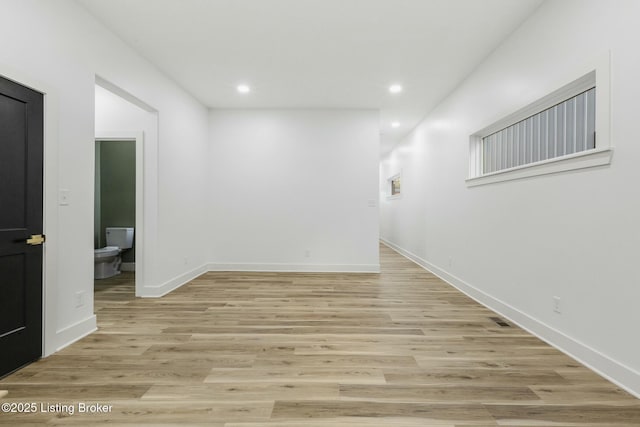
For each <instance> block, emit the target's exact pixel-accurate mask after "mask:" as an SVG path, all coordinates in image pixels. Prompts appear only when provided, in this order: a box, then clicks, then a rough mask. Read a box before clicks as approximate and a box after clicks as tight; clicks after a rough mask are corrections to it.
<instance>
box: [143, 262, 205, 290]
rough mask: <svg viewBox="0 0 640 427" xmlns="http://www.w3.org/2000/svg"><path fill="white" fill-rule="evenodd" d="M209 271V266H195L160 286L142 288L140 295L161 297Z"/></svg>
mask: <svg viewBox="0 0 640 427" xmlns="http://www.w3.org/2000/svg"><path fill="white" fill-rule="evenodd" d="M206 272H207V266H206V265H202V266H200V267H198V268H195V269H193V270H191V271H187V272H186V273H183V274H180V275H179V276H176V277H174V278H173V279H171V280H168V281H166V282H164V283H163V284H162V285H160V286H145V287H143V288H142V293H141V295H140V297H142V298H159V297H162V296H164V295H166V294H168V293H169V292H171V291H173V290H175V289H178V288H179V287H180V286H182V285H184V284H185V283H187V282H189V281H191V280H193V279H195V278H196V277H198V276H200V275H201V274H203V273H206Z"/></svg>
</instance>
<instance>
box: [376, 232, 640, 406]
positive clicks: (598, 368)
mask: <svg viewBox="0 0 640 427" xmlns="http://www.w3.org/2000/svg"><path fill="white" fill-rule="evenodd" d="M380 240H381V241H382V243H383V244H384V245H385V246H387V247H389V248H391V249H393V250H394V251H396V252H398V253H399V254H400V255H402V256H404V257H405V258H407V259H409V260H411V261H413V262H415V263H416V264H418V265H419V266H420V267H422V268H424V269H425V270H427V271H429V272H430V273H433V274H434V275H436V276H437V277H439V278H440V279H442V280H443V281H445V282H446V283H448V284H449V285H451V286H453V287H454V288H456V289H458V290H459V291H460V292H462V293H464V294H465V295H467V296H469V297H470V298H472V299H474V300H475V301H476V302H478V303H480V304H482V305H483V306H485V307H487V308H489V309H491V310H493V311H495V312H496V313H498V314H499V315H501V316H503V317H505V318H507V319H508V320H509V321H511V322H513V323H515V324H516V325H518V326H519V327H521V328H522V329H524V330H526V331H527V332H529V333H531V334H533V335H534V336H536V337H538V338H540V339H541V340H543V341H545V342H546V343H547V344H549V345H551V346H552V347H555V348H556V349H558V350H560V351H562V352H563V353H565V354H567V355H568V356H570V357H572V358H574V359H575V360H577V361H578V362H580V363H582V364H583V365H585V366H586V367H588V368H589V369H591V370H593V371H594V372H596V373H597V374H599V375H601V376H602V377H604V378H605V379H607V380H608V381H611V382H612V383H614V384H616V385H617V386H619V387H621V388H623V389H624V390H626V391H627V392H629V393H630V394H632V395H634V396H635V397H637V398H640V372H638V371H636V370H635V369H633V368H631V367H629V366H626V365H624V364H623V363H620V362H618V361H616V360H614V359H612V358H611V357H609V356H607V355H605V354H603V353H601V352H600V351H598V350H596V349H594V348H592V347H589V346H588V345H587V344H584V343H582V342H580V341H578V340H576V339H574V338H572V337H570V336H568V335H566V334H565V333H563V332H561V331H559V330H557V329H555V328H553V327H551V326H549V325H547V324H545V323H543V322H541V321H540V320H538V319H536V318H534V317H531V316H530V315H528V314H526V313H524V312H522V311H521V310H518V309H517V308H515V307H513V306H511V305H509V304H507V303H506V302H504V301H501V300H499V299H497V298H495V297H493V296H491V295H489V294H487V293H486V292H484V291H482V290H480V289H478V288H476V287H474V286H472V285H471V284H469V283H467V282H465V281H464V280H462V279H460V278H459V277H456V276H455V275H453V274H451V273H449V272H447V271H446V270H444V269H441V268H439V267H436V266H435V265H433V264H431V263H430V262H428V261H426V260H424V259H422V258H420V257H419V256H417V255H415V254H413V253H411V252H409V251H407V250H405V249H402V248H401V247H400V246H398V245H396V244H394V243H392V242H390V241H388V240H385V239H380Z"/></svg>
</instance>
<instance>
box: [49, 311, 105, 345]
mask: <svg viewBox="0 0 640 427" xmlns="http://www.w3.org/2000/svg"><path fill="white" fill-rule="evenodd" d="M97 325H98V324H97V321H96V316H95V314H93V315H91V316H89V317H88V318H86V319H84V320H81V321H79V322H77V323H74V324H73V325H70V326H67V327H66V328H62V329H60V330H59V331H56V343H57V345H56V351H55V352H58V351H60V350H62V349H63V348H65V347H67V346H69V345H71V344H73V343H74V342H76V341H78V340H81V339H82V338H84V337H86V336H87V335H89V334H91V333H93V332H95V331H97V330H98V326H97Z"/></svg>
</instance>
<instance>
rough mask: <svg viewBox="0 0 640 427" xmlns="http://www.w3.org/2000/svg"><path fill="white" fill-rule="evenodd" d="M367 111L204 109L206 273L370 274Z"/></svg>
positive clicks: (372, 183) (373, 190)
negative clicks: (206, 139) (206, 118)
mask: <svg viewBox="0 0 640 427" xmlns="http://www.w3.org/2000/svg"><path fill="white" fill-rule="evenodd" d="M378 128H379V115H378V112H377V111H376V110H315V109H314V110H213V111H211V113H210V143H211V151H210V158H209V164H210V170H211V176H210V181H209V183H208V188H209V190H208V192H207V194H208V198H209V200H210V203H211V206H210V225H211V226H210V230H211V231H210V234H209V235H208V237H209V245H210V246H209V247H210V253H209V254H210V261H211V264H210V269H212V270H260V271H358V272H377V271H378V270H379V259H378V250H379V248H378V235H379V221H378V206H377V199H378V178H377V177H378V160H379V149H380V146H379V129H378Z"/></svg>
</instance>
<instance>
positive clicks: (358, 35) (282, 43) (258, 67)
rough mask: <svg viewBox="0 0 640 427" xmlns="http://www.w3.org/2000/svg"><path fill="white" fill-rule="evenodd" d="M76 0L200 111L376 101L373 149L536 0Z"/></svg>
mask: <svg viewBox="0 0 640 427" xmlns="http://www.w3.org/2000/svg"><path fill="white" fill-rule="evenodd" d="M77 1H78V2H79V3H80V4H82V5H84V6H85V7H86V8H87V9H88V10H89V11H90V12H91V13H92V14H93V15H95V16H96V17H97V18H98V19H99V20H100V21H102V22H103V23H104V24H105V25H106V26H107V27H108V28H110V29H111V30H112V31H113V32H115V33H116V34H117V35H118V36H120V37H121V38H122V39H123V40H124V41H125V42H126V43H128V44H129V45H130V46H132V47H133V48H134V49H136V50H137V51H138V52H139V53H141V54H142V55H143V56H144V57H146V58H147V59H149V60H150V61H151V62H153V63H154V64H155V65H156V66H157V67H158V68H159V69H161V70H162V71H164V72H165V73H166V74H167V75H169V76H170V77H171V78H172V79H173V80H175V81H176V82H177V83H178V84H179V85H180V86H182V87H183V88H184V89H186V90H187V91H189V92H190V93H191V94H193V95H194V96H195V97H196V98H197V99H199V100H200V101H201V102H202V103H203V104H205V105H206V106H208V107H210V108H373V109H380V112H381V113H380V126H381V133H382V147H381V152H382V153H384V152H387V151H388V150H389V149H390V148H391V147H392V146H393V144H394V143H395V142H396V141H397V140H398V139H399V138H401V137H403V136H405V135H406V134H407V133H408V132H409V131H411V129H412V128H413V127H415V126H416V125H417V124H418V122H419V121H420V119H422V118H423V117H424V116H425V115H426V113H428V112H429V111H430V110H431V109H432V108H433V107H435V106H436V105H437V103H438V102H439V101H440V100H442V99H443V98H444V97H445V96H446V95H447V94H448V93H449V92H451V90H453V89H454V88H455V87H456V86H457V85H458V84H459V83H460V82H461V81H462V80H463V79H464V78H465V77H466V76H467V75H468V74H469V73H470V72H471V71H472V70H473V69H474V68H475V67H476V66H477V65H478V64H479V62H481V61H482V59H483V58H485V57H486V56H487V55H488V54H489V53H490V52H491V51H492V50H493V49H495V48H496V47H497V46H498V45H499V44H500V42H501V40H503V39H504V38H505V37H506V36H507V35H508V34H509V33H511V32H512V31H513V30H514V29H515V28H517V27H518V25H519V24H520V23H521V22H522V21H523V20H524V19H526V17H527V16H528V15H529V14H531V13H532V12H533V10H535V8H536V7H537V6H539V5H540V3H541V2H542V0H77ZM239 83H247V84H249V85H250V86H251V88H252V91H251V93H250V94H247V95H240V94H238V93H237V92H236V90H235V87H236V86H237V85H238V84H239ZM392 83H400V84H402V86H403V88H404V90H403V92H402V93H401V94H398V95H391V94H390V93H389V91H388V87H389V85H390V84H392ZM392 121H398V122H400V126H399V127H398V128H396V129H392V128H391V125H390V124H391V122H392Z"/></svg>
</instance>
